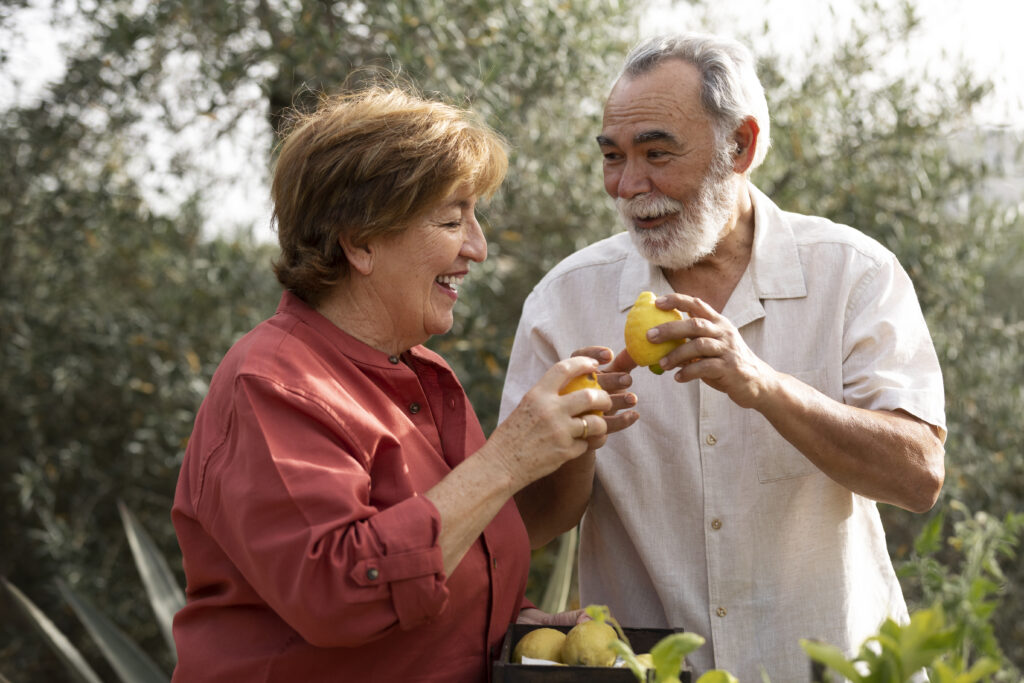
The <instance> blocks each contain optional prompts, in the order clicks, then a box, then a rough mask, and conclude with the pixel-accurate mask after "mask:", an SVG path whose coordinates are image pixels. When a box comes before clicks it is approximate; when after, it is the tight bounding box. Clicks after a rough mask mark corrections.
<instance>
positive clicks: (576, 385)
mask: <svg viewBox="0 0 1024 683" xmlns="http://www.w3.org/2000/svg"><path fill="white" fill-rule="evenodd" d="M600 388H601V383H600V382H598V381H597V375H595V374H594V373H593V372H588V373H587V374H585V375H577V376H576V377H573V378H572V379H571V380H569V381H568V382H566V383H565V386H564V387H562V388H561V389H559V390H558V393H559V394H560V395H562V396H565V395H566V394H570V393H572V392H574V391H579V390H580V389H600ZM582 414H583V415H601V414H602V413H601V411H600V410H588V411H587V412H585V413H582Z"/></svg>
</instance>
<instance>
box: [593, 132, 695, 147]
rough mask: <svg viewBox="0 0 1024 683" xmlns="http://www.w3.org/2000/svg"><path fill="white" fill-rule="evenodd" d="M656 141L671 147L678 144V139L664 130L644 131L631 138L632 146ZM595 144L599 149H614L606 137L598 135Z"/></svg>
mask: <svg viewBox="0 0 1024 683" xmlns="http://www.w3.org/2000/svg"><path fill="white" fill-rule="evenodd" d="M657 140H663V141H665V142H669V143H671V144H673V145H678V144H679V139H678V138H676V136H675V135H672V133H669V132H668V131H664V130H645V131H644V132H642V133H637V134H636V135H635V136H634V137H633V144H636V145H642V144H644V143H647V142H655V141H657ZM597 144H598V145H600V146H601V147H615V142H614V141H612V139H611V138H609V137H608V136H606V135H598V136H597Z"/></svg>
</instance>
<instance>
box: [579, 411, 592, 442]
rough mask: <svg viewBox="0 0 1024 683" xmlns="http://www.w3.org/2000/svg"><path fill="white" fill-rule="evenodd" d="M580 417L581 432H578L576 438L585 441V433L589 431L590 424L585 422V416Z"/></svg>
mask: <svg viewBox="0 0 1024 683" xmlns="http://www.w3.org/2000/svg"><path fill="white" fill-rule="evenodd" d="M580 419H581V420H583V433H582V434H580V435H579V437H578V438H580V439H583V440H584V441H586V439H587V434H589V433H590V425H588V424H587V418H585V417H581V418H580Z"/></svg>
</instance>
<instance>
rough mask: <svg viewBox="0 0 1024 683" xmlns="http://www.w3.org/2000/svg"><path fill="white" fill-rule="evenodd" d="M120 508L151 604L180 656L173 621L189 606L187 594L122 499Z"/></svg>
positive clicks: (167, 637)
mask: <svg viewBox="0 0 1024 683" xmlns="http://www.w3.org/2000/svg"><path fill="white" fill-rule="evenodd" d="M117 509H118V510H119V511H120V513H121V522H122V523H123V524H124V532H125V534H126V535H127V536H128V544H129V545H130V546H131V549H132V556H133V557H134V558H135V565H136V566H137V567H138V568H139V575H140V576H141V577H142V583H143V584H144V585H145V586H146V595H148V596H149V604H150V605H152V606H153V612H154V614H156V620H157V623H158V624H159V625H160V632H161V633H163V636H164V640H165V641H167V645H168V647H169V648H170V651H171V655H172V656H174V657H175V658H177V649H176V648H175V646H174V635H173V633H172V631H171V623H172V622H173V621H174V615H175V613H176V612H177V611H178V610H180V609H181V608H182V607H184V606H185V595H184V593H182V590H181V587H180V586H179V585H178V582H177V580H176V579H175V578H174V573H173V572H172V571H171V568H170V567H169V566H168V564H167V560H166V559H165V558H164V556H163V555H162V554H161V553H160V551H159V549H157V547H156V543H154V542H153V538H152V537H151V536H150V535H149V534H148V533H146V530H145V529H144V528H143V526H142V524H140V523H139V520H138V519H137V518H136V517H135V515H134V514H132V511H131V510H129V509H128V506H127V505H125V504H124V502H122V501H118V503H117Z"/></svg>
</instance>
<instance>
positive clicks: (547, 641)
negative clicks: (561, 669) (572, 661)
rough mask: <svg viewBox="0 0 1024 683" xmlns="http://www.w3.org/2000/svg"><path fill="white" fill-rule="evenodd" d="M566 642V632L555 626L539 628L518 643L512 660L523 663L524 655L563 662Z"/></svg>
mask: <svg viewBox="0 0 1024 683" xmlns="http://www.w3.org/2000/svg"><path fill="white" fill-rule="evenodd" d="M564 643H565V634H564V633H562V632H561V631H559V630H557V629H553V628H537V629H534V630H532V631H530V632H529V633H527V634H526V635H524V636H523V637H522V638H520V639H519V642H518V643H516V648H515V650H513V651H512V661H513V662H515V663H516V664H522V662H523V657H529V658H531V659H546V660H548V661H551V662H558V663H559V664H561V662H562V645H563V644H564Z"/></svg>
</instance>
